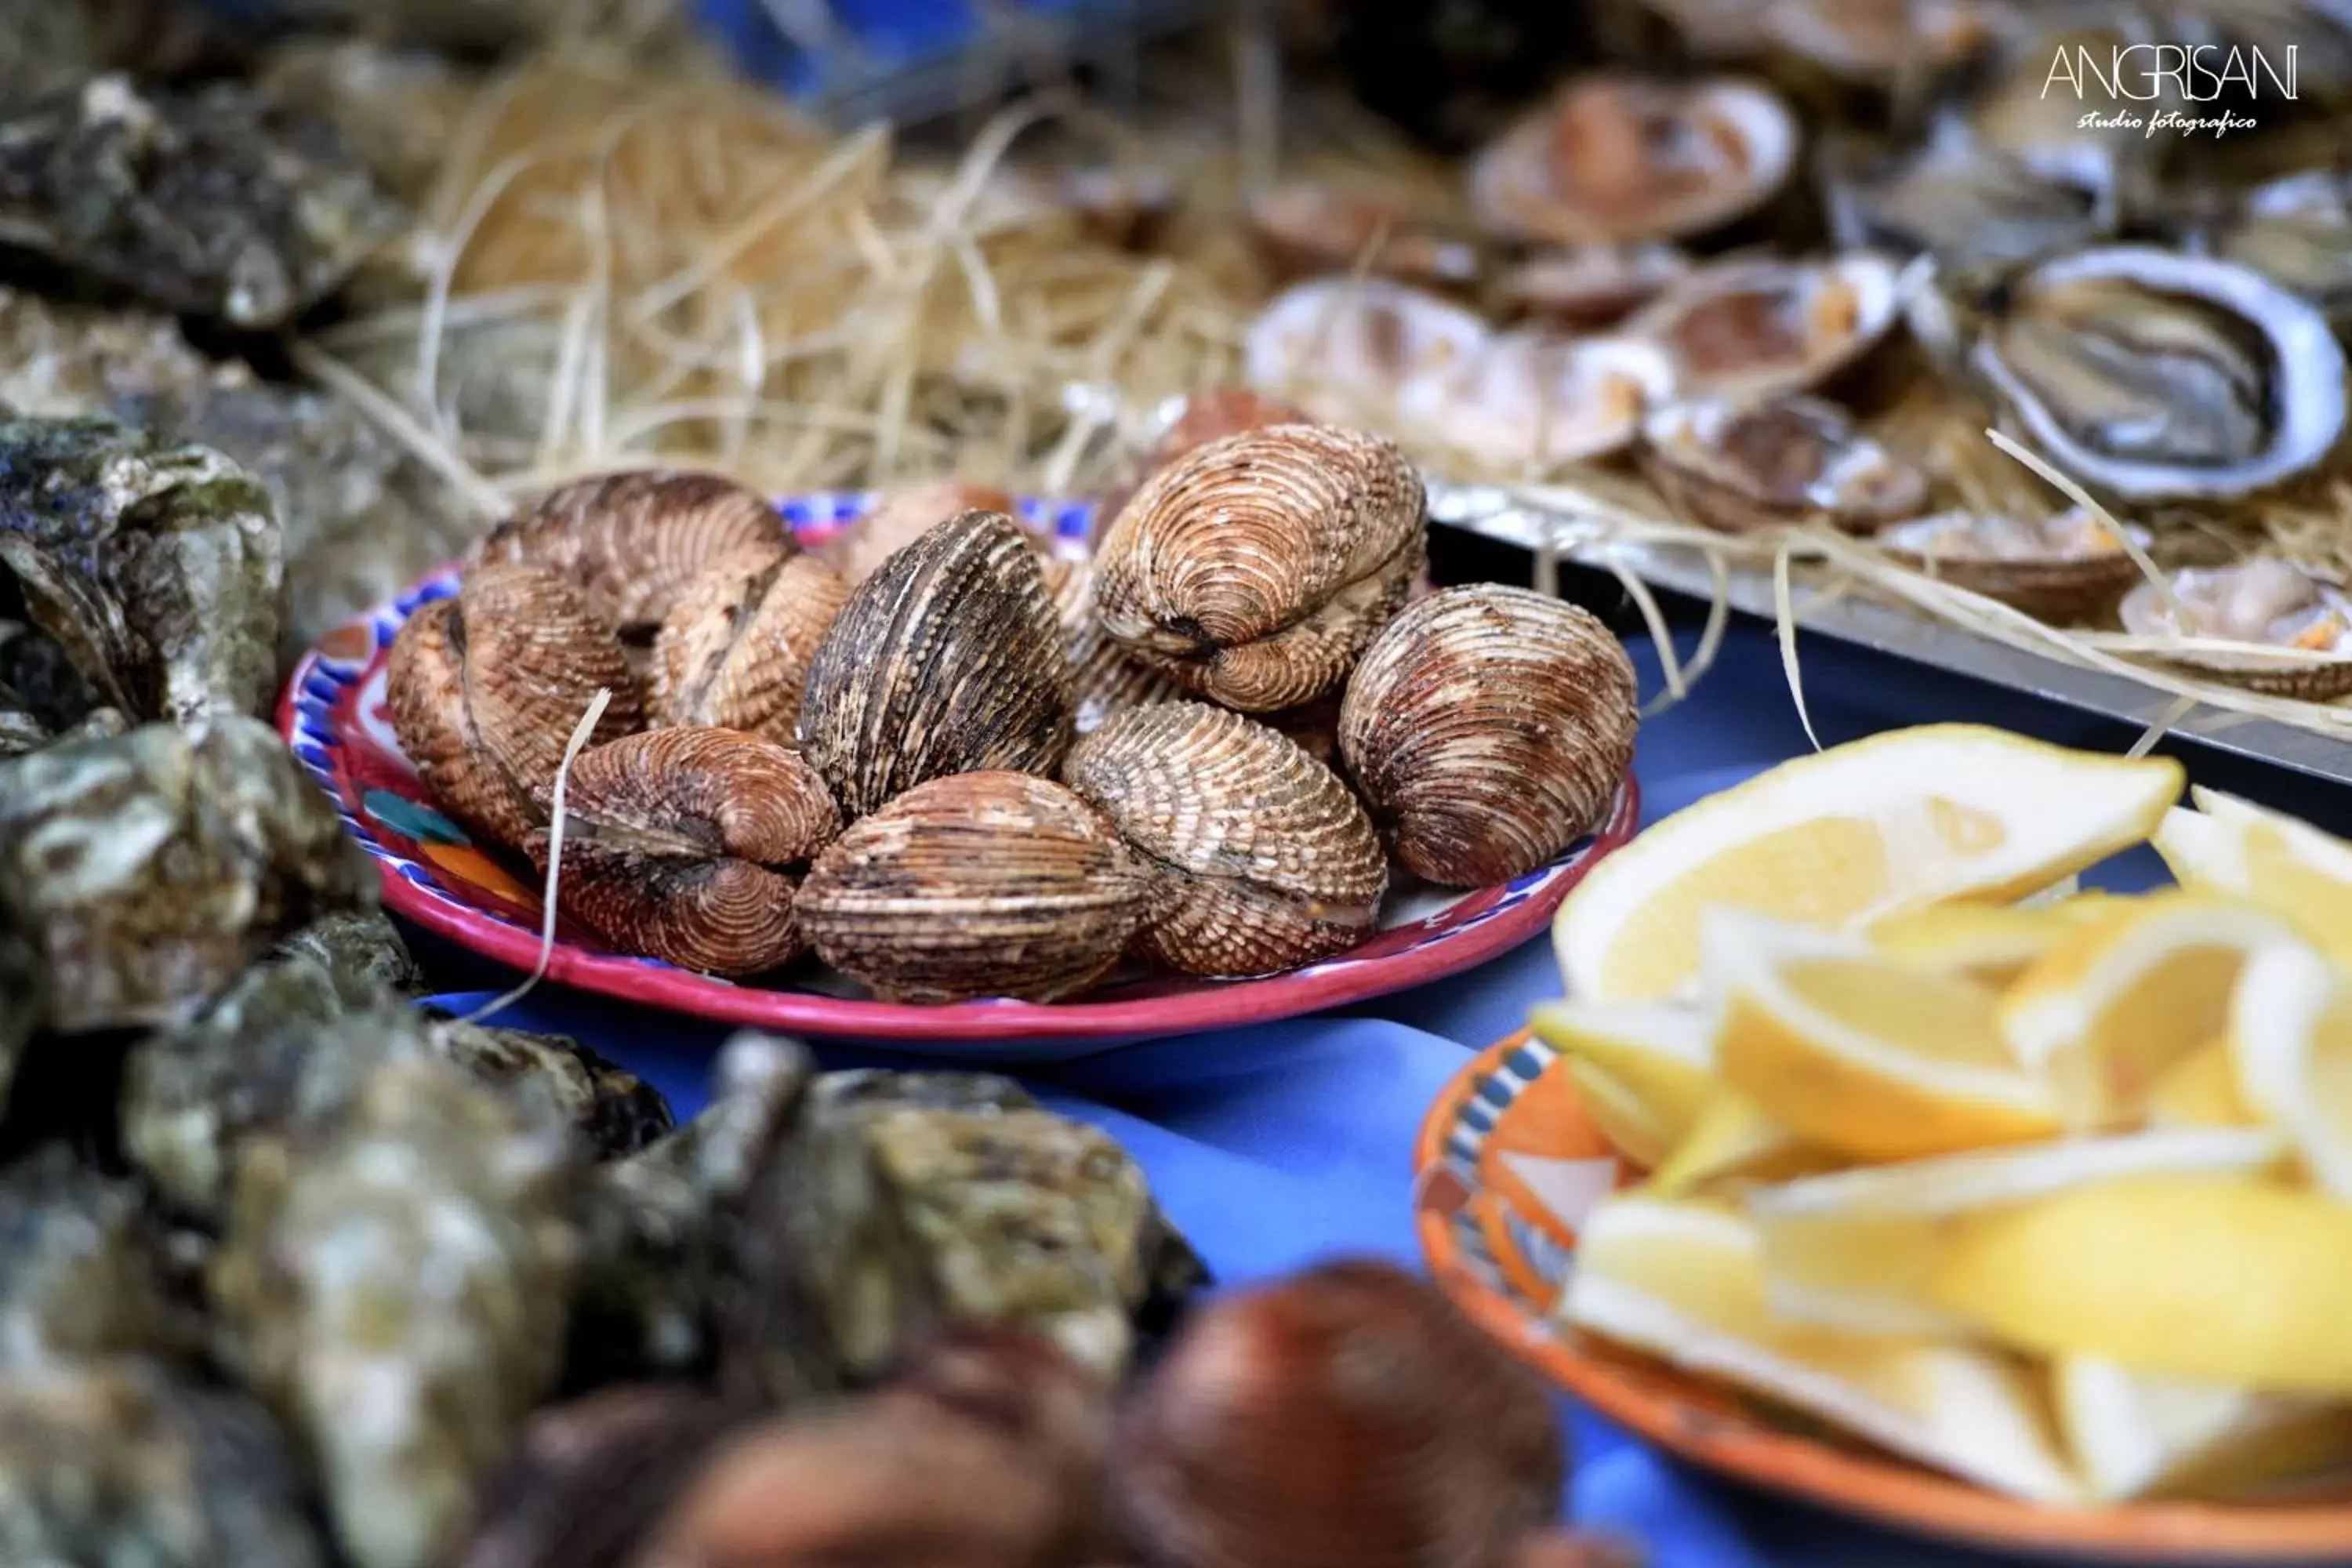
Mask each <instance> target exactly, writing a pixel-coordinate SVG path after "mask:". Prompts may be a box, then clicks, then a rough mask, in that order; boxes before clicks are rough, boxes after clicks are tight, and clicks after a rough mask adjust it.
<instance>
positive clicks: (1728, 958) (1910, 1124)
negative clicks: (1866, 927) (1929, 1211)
mask: <svg viewBox="0 0 2352 1568" xmlns="http://www.w3.org/2000/svg"><path fill="white" fill-rule="evenodd" d="M1704 923H1705V926H1706V937H1705V940H1706V970H1707V973H1708V975H1709V976H1710V978H1711V979H1713V980H1714V981H1715V982H1716V983H1717V984H1718V985H1719V986H1720V987H1721V996H1722V1015H1721V1017H1722V1022H1721V1025H1720V1031H1719V1033H1718V1035H1717V1044H1716V1049H1717V1058H1718V1059H1719V1060H1720V1061H1721V1062H1722V1064H1723V1067H1722V1070H1723V1077H1724V1081H1725V1082H1727V1083H1728V1084H1729V1085H1730V1086H1731V1087H1732V1088H1734V1089H1738V1091H1739V1092H1740V1093H1742V1094H1743V1095H1745V1096H1747V1098H1748V1100H1751V1101H1753V1102H1754V1103H1755V1104H1756V1106H1757V1107H1758V1108H1759V1109H1760V1110H1762V1111H1763V1112H1764V1113H1765V1114H1766V1115H1767V1116H1769V1117H1771V1118H1772V1119H1773V1120H1775V1121H1779V1122H1780V1123H1781V1124H1782V1125H1783V1126H1786V1127H1788V1128H1790V1129H1791V1130H1792V1131H1795V1132H1796V1133H1797V1135H1798V1136H1799V1137H1801V1138H1802V1139H1804V1140H1805V1141H1807V1142H1811V1143H1815V1144H1818V1145H1820V1146H1821V1147H1822V1148H1824V1149H1829V1150H1833V1151H1835V1152H1839V1153H1843V1154H1846V1155H1850V1156H1852V1157H1853V1158H1856V1159H1863V1160H1903V1159H1910V1158H1913V1157H1916V1156H1918V1155H1923V1154H1939V1153H1943V1152H1948V1151H1951V1150H1958V1149H1967V1148H1972V1147H1975V1146H1977V1145H1979V1144H1986V1143H2016V1142H2027V1141H2030V1140H2032V1139H2036V1138H2043V1137H2047V1136H2049V1135H2051V1134H2052V1133H2053V1132H2055V1131H2058V1126H2059V1123H2058V1119H2057V1114H2056V1110H2055V1107H2054V1106H2053V1103H2052V1101H2051V1100H2050V1096H2049V1093H2048V1091H2047V1090H2046V1089H2044V1088H2043V1086H2042V1084H2040V1083H2038V1082H2036V1081H2035V1080H2034V1079H2032V1078H2029V1077H2028V1076H2027V1075H2026V1074H2024V1073H2022V1072H2021V1071H2019V1070H2018V1068H2017V1064H2016V1062H2015V1061H2014V1060H2013V1059H2012V1058H2011V1056H2010V1055H2009V1050H2008V1047H2006V1046H2005V1045H2003V1044H2002V1042H2001V1037H2000V1016H1999V999H1998V997H1997V996H1996V995H1995V994H1994V993H1993V992H1991V991H1990V990H1987V989H1986V988H1984V987H1983V986H1980V985H1977V984H1971V983H1970V982H1969V981H1966V980H1962V979H1958V978H1956V977H1954V976H1952V975H1948V974H1942V973H1937V972H1936V971H1934V970H1931V969H1919V968H1912V967H1909V966H1906V965H1904V964H1901V963H1896V962H1895V961H1894V960H1893V959H1889V958H1886V957H1884V956H1882V955H1881V954H1879V953H1877V952H1873V951H1872V950H1871V949H1870V947H1868V946H1867V945H1866V944H1864V943H1863V942H1859V941H1856V940H1854V939H1851V938H1843V937H1835V936H1826V935H1822V934H1821V933H1819V932H1814V931H1805V930H1803V929H1801V928H1800V927H1796V926H1791V925H1784V924H1780V923H1779V922H1777V921H1769V920H1764V919H1762V918H1760V917H1759V916H1756V915H1751V914H1744V913H1740V912H1738V911H1735V910H1714V911H1712V912H1710V913H1709V914H1708V915H1707V917H1706V921H1705V922H1704Z"/></svg>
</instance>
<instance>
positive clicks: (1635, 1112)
mask: <svg viewBox="0 0 2352 1568" xmlns="http://www.w3.org/2000/svg"><path fill="white" fill-rule="evenodd" d="M1559 1070H1560V1071H1562V1072H1564V1073H1566V1074H1567V1075H1568V1081H1569V1083H1570V1086H1571V1087H1573V1088H1574V1089H1575V1090H1576V1103H1577V1104H1578V1105H1579V1106H1580V1107H1582V1108H1583V1110H1584V1114H1585V1115H1586V1116H1588V1117H1590V1118H1591V1121H1592V1125H1593V1126H1594V1127H1596V1128H1598V1129H1600V1131H1601V1137H1603V1138H1605V1139H1607V1140H1608V1141H1609V1146H1610V1147H1611V1148H1612V1149H1614V1150H1616V1151H1617V1152H1618V1153H1619V1154H1620V1155H1621V1156H1622V1157H1623V1158H1624V1160H1625V1161H1626V1162H1627V1163H1630V1164H1633V1165H1636V1166H1639V1167H1640V1168H1641V1169H1643V1170H1645V1171H1646V1170H1650V1169H1652V1168H1653V1167H1654V1166H1655V1165H1656V1164H1657V1163H1659V1162H1660V1161H1662V1160H1664V1159H1665V1157H1666V1156H1667V1154H1668V1153H1669V1152H1671V1151H1672V1150H1673V1148H1674V1146H1675V1130H1674V1129H1673V1128H1671V1127H1669V1126H1667V1125H1666V1124H1665V1123H1664V1122H1663V1121H1659V1120H1658V1115H1657V1112H1656V1110H1655V1109H1654V1107H1653V1106H1652V1105H1651V1104H1650V1102H1649V1101H1648V1100H1644V1099H1643V1098H1642V1094H1641V1091H1640V1090H1639V1089H1635V1088H1634V1087H1633V1085H1631V1084H1629V1083H1627V1082H1626V1081H1625V1080H1624V1079H1622V1078H1619V1077H1618V1076H1617V1075H1616V1074H1615V1073H1613V1072H1612V1071H1610V1070H1609V1069H1608V1068H1604V1067H1602V1066H1601V1064H1600V1063H1598V1062H1593V1061H1587V1060H1586V1059H1584V1058H1581V1057H1562V1058H1560V1062H1559Z"/></svg>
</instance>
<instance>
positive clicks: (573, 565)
mask: <svg viewBox="0 0 2352 1568" xmlns="http://www.w3.org/2000/svg"><path fill="white" fill-rule="evenodd" d="M757 546H766V547H768V548H771V549H775V550H782V551H786V552H790V551H792V550H793V549H795V548H797V547H796V546H795V545H794V544H793V539H792V535H791V533H790V532H788V531H786V530H785V528H784V525H783V520H782V519H781V518H780V517H778V516H777V515H776V509H775V508H774V507H773V506H772V505H771V504H770V503H769V501H768V500H767V499H766V498H765V497H763V496H761V494H760V493H759V492H758V491H756V490H751V489H745V488H744V487H743V486H741V485H739V484H737V483H736V482H735V481H734V480H732V479H726V478H723V477H722V476H720V475H718V474H709V473H699V472H697V471H695V470H692V469H688V468H649V469H644V470H635V471H631V472H628V473H618V474H603V475H599V476H597V477H595V478H593V479H578V480H575V481H573V482H572V483H571V484H568V485H564V486H562V487H561V488H559V489H553V490H551V491H549V492H548V493H547V494H546V495H543V496H541V498H540V499H539V500H536V501H534V502H532V503H531V504H530V505H529V506H526V507H524V508H522V509H521V510H519V511H517V512H516V513H515V514H514V515H513V516H512V517H509V518H508V519H507V520H506V521H503V522H501V523H499V525H498V526H497V527H496V528H494V529H492V530H491V531H490V532H489V535H488V537H487V538H486V539H484V540H483V541H482V542H481V543H480V544H479V545H478V546H477V547H476V548H475V551H474V554H473V556H472V559H471V563H472V564H475V565H480V564H484V563H491V562H500V561H506V562H519V563H527V564H530V565H536V566H543V567H545V568H546V569H548V570H549V571H551V572H553V573H554V574H556V575H558V576H560V577H562V578H565V579H566V580H568V581H569V582H570V583H571V584H572V586H573V587H575V588H577V589H578V590H579V591H580V593H581V595H583V597H584V598H585V600H586V602H587V605H588V609H589V611H590V613H591V614H593V615H594V616H596V617H597V618H598V619H600V620H602V621H604V622H605V623H606V624H607V625H609V626H612V627H613V628H614V630H616V631H617V632H619V633H620V635H621V636H622V637H630V638H636V639H641V640H642V639H646V638H650V637H652V636H653V635H654V633H656V631H658V630H659V629H660V627H661V624H662V621H663V620H664V619H665V618H666V617H667V616H668V615H669V612H670V607H671V606H672V605H674V604H676V603H677V596H678V595H680V594H681V593H683V592H684V591H685V590H686V586H687V584H689V583H691V582H693V581H694V579H695V578H697V577H698V576H699V575H701V574H702V571H703V569H704V568H705V567H707V566H709V565H710V564H711V563H713V562H715V561H717V560H719V558H720V557H721V556H724V555H729V554H731V553H733V552H736V551H738V550H741V549H744V548H746V547H757Z"/></svg>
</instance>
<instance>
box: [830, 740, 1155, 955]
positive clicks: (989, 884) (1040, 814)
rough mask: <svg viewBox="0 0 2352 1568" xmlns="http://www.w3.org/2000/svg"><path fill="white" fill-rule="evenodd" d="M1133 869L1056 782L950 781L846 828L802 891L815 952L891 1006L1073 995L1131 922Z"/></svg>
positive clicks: (1139, 887) (1137, 898)
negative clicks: (899, 1003) (995, 998)
mask: <svg viewBox="0 0 2352 1568" xmlns="http://www.w3.org/2000/svg"><path fill="white" fill-rule="evenodd" d="M1147 889H1148V884H1147V880H1146V878H1145V874H1144V871H1143V869H1142V868H1141V867H1139V866H1138V865H1137V864H1136V863H1135V861H1134V859H1133V858H1132V857H1130V856H1129V854H1128V852H1127V850H1126V849H1125V848H1124V847H1122V846H1121V845H1120V844H1119V842H1118V838H1117V837H1116V836H1114V835H1113V834H1112V833H1111V831H1110V829H1109V827H1108V825H1107V824H1105V823H1104V822H1103V821H1102V820H1101V819H1100V818H1098V817H1097V816H1095V814H1094V812H1093V810H1092V809H1091V808H1089V807H1088V806H1087V805H1086V803H1085V802H1083V801H1081V800H1079V799H1078V798H1077V797H1076V795H1072V794H1071V793H1070V792H1069V791H1067V790H1066V789H1064V788H1063V787H1062V786H1061V785H1059V784H1054V783H1052V782H1051V781H1049V780H1046V779H1041V778H1036V777H1034V776H1032V775H1030V774H1027V773H1005V772H991V773H958V774H955V775H952V776H950V777H948V778H943V779H933V780H931V781H930V782H929V783H928V784H918V785H916V786H915V787H914V788H913V789H910V790H908V791H907V792H906V793H905V794H904V795H898V797H896V798H895V799H893V800H892V801H891V802H890V803H889V804H888V805H886V806H884V807H883V808H882V809H881V810H879V811H877V812H874V813H872V814H870V815H869V816H864V817H861V818H859V819H858V820H857V821H856V822H854V823H852V824H850V826H849V827H848V829H847V831H845V832H844V833H843V834H842V836H841V837H839V838H837V839H835V841H834V843H833V845H832V847H829V848H827V849H826V850H825V852H824V854H823V855H821V856H819V857H818V858H817V861H816V864H815V865H814V866H813V867H811V868H810V869H809V875H808V879H807V880H806V881H805V882H803V883H802V884H801V893H800V902H799V910H798V912H799V915H800V921H801V926H802V929H803V930H804V931H806V932H807V933H808V937H809V941H810V942H812V943H813V944H814V946H815V948H816V951H817V953H818V955H819V956H821V957H822V958H824V961H825V962H826V963H829V964H831V965H832V966H833V967H834V968H835V969H837V970H839V971H841V972H842V973H845V974H847V975H849V976H851V977H852V978H854V979H856V980H859V981H862V982H864V983H865V984H867V985H869V986H871V987H872V988H873V989H874V991H875V992H876V994H878V995H880V996H882V997H884V998H886V999H887V1000H890V1001H897V1002H956V1001H961V1000H963V999H965V998H967V997H973V996H1020V997H1026V998H1028V999H1030V1000H1032V1001H1039V1002H1050V1001H1054V1000H1056V999H1058V998H1060V997H1064V996H1070V995H1075V994H1077V993H1079V992H1081V991H1084V990H1086V989H1087V987H1088V986H1090V985H1092V984H1094V983H1095V982H1096V981H1097V980H1099V979H1101V978H1102V977H1103V975H1104V974H1106V973H1108V972H1109V970H1110V967H1111V965H1112V964H1114V963H1117V962H1118V954H1119V950H1120V949H1121V948H1122V947H1123V946H1124V945H1125V944H1126V942H1127V939H1128V936H1129V933H1130V932H1132V931H1134V930H1135V927H1136V924H1137V922H1138V921H1140V920H1141V919H1142V918H1143V912H1144V900H1145V898H1146V895H1147Z"/></svg>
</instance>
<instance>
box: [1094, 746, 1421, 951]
mask: <svg viewBox="0 0 2352 1568" xmlns="http://www.w3.org/2000/svg"><path fill="white" fill-rule="evenodd" d="M1062 776H1063V778H1064V779H1066V781H1067V782H1068V783H1069V785H1070V787H1071V788H1073V789H1075V790H1076V791H1077V792H1078V793H1079V794H1080V795H1084V796H1085V797H1086V798H1087V800H1089V801H1091V802H1093V803H1094V804H1095V805H1097V806H1098V807H1100V808H1101V809H1102V810H1103V811H1104V812H1106V813H1108V815H1109V816H1110V819H1111V821H1112V822H1113V823H1114V824H1116V825H1117V826H1118V831H1119V833H1120V835H1121V836H1122V837H1125V838H1126V840H1127V842H1128V845H1129V847H1131V848H1133V849H1134V850H1135V851H1136V852H1137V853H1138V854H1139V855H1141V856H1142V857H1144V858H1146V859H1147V860H1149V861H1150V862H1151V863H1152V864H1153V865H1154V867H1155V868H1156V869H1157V870H1158V872H1159V877H1158V879H1157V881H1156V882H1155V884H1154V887H1153V891H1152V900H1151V912H1150V918H1149V919H1148V920H1147V921H1146V922H1145V924H1144V927H1143V929H1142V930H1141V931H1138V932H1137V933H1136V942H1135V947H1136V951H1137V952H1138V953H1139V955H1141V956H1143V957H1145V958H1147V959H1150V960H1151V961H1152V962H1154V963H1161V964H1164V965H1166V966H1167V967H1169V968H1171V969H1176V970H1181V971H1182V972H1183V973H1188V974H1207V975H1243V974H1263V973H1266V972H1268V971H1270V970H1276V969H1286V968H1288V967H1290V966H1291V965H1293V964H1298V963H1311V962H1313V961H1314V960H1316V959H1318V958H1328V957H1329V956H1330V955H1332V954H1333V953H1335V952H1344V951H1345V950H1347V949H1348V948H1350V947H1353V946H1354V945H1355V944H1356V943H1358V942H1361V941H1363V940H1364V938H1366V937H1368V936H1370V934H1371V932H1372V929H1373V925H1374V922H1375V920H1376V917H1377V916H1378V913H1379V910H1380V902H1381V894H1382V893H1383V892H1385V891H1386V890H1387V888H1388V862H1387V860H1386V859H1385V858H1383V857H1382V855H1381V845H1380V838H1379V837H1378V835H1376V834H1375V833H1374V832H1373V830H1372V824H1371V820H1370V817H1368V816H1365V814H1364V808H1363V806H1362V805H1359V804H1358V803H1357V800H1356V797H1355V796H1354V795H1349V793H1348V786H1347V785H1346V784H1342V783H1340V782H1339V775H1338V774H1336V773H1332V771H1331V770H1330V769H1328V768H1327V767H1325V766H1324V765H1323V764H1322V763H1318V762H1317V761H1316V760H1315V759H1314V758H1312V757H1310V756H1308V755H1307V753H1306V752H1304V751H1301V750H1300V749H1299V748H1298V746H1297V744H1296V743H1295V742H1292V741H1291V740H1290V739H1289V738H1287V737H1286V736H1284V735H1282V734H1279V733H1277V732H1276V731H1273V730H1271V729H1268V728H1267V727H1266V726H1265V725H1264V724H1261V723H1258V722H1256V721H1253V720H1249V719H1244V718H1243V717H1242V716H1241V715H1240V714H1238V713H1230V712H1227V711H1226V710H1223V709H1222V708H1212V707H1210V706H1208V705H1207V704H1206V703H1202V702H1162V703H1156V704H1153V705H1151V706H1150V707H1145V708H1131V709H1129V710H1127V711H1125V712H1123V713H1117V714H1113V715H1112V716H1111V717H1110V719H1109V720H1108V721H1106V722H1105V723H1104V724H1103V727H1102V728H1101V729H1099V730H1097V731H1095V732H1094V733H1093V734H1091V735H1089V736H1087V738H1086V739H1085V740H1083V741H1080V742H1078V743H1077V745H1076V746H1075V747H1074V748H1072V749H1071V752H1070V760H1069V761H1068V762H1067V763H1065V764H1064V766H1063V769H1062Z"/></svg>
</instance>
